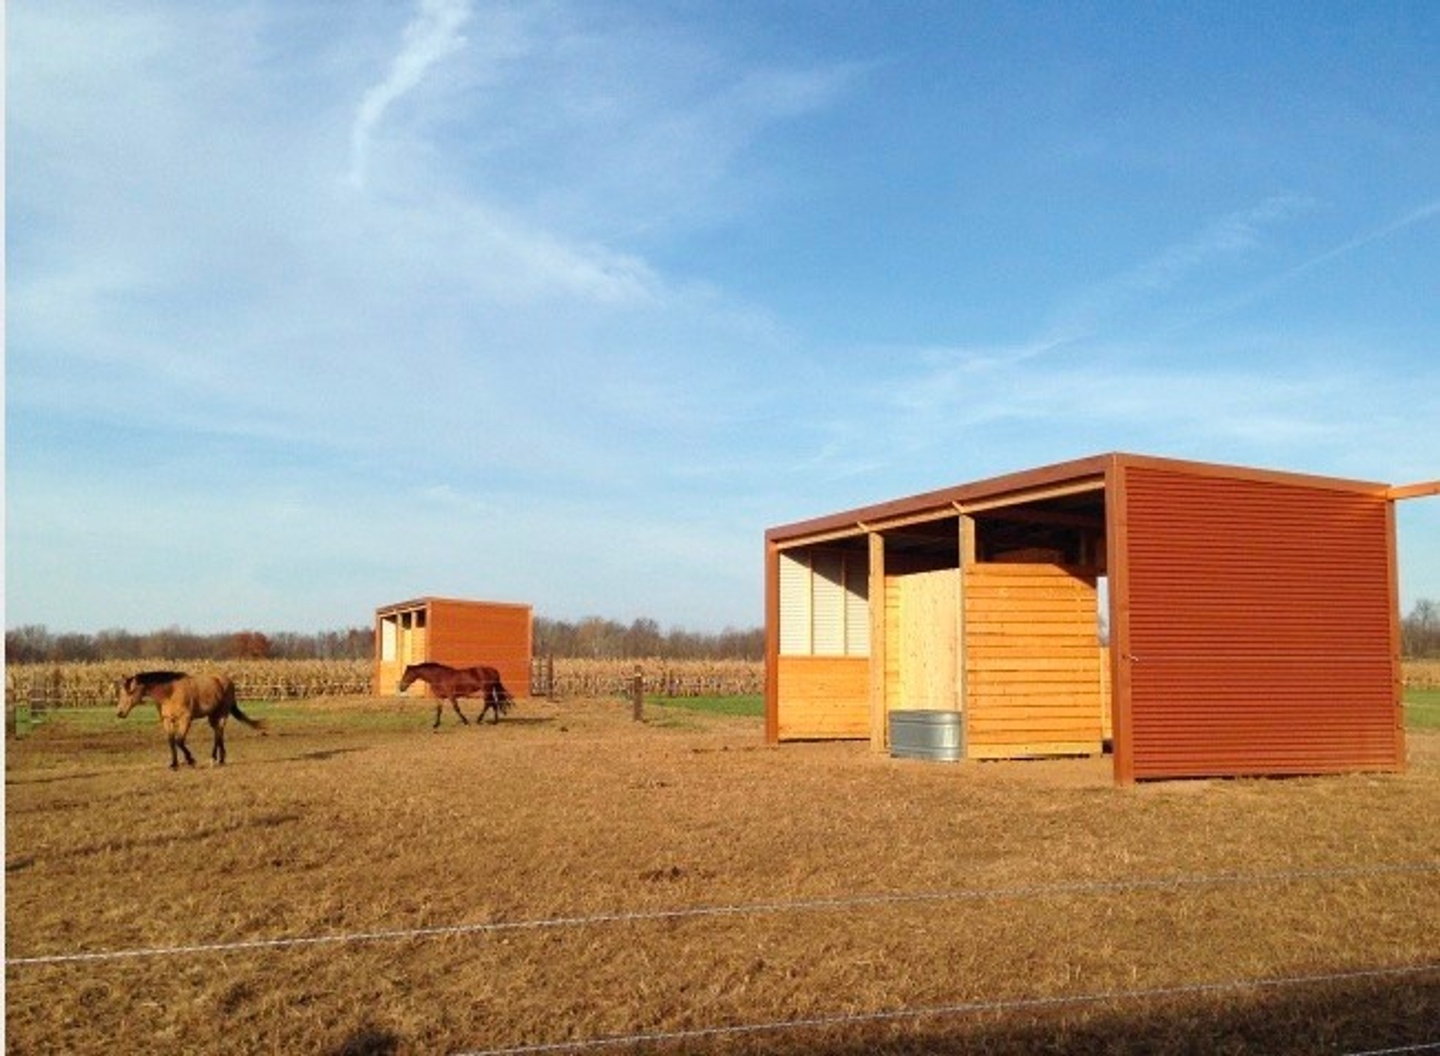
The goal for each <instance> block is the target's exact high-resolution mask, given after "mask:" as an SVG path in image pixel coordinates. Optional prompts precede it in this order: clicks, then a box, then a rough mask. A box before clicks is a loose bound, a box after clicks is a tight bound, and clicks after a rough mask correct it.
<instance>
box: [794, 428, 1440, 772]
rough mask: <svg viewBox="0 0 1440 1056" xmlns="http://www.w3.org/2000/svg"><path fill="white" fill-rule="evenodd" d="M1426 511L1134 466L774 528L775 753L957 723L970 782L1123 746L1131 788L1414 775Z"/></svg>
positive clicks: (976, 487) (1023, 476) (1251, 476)
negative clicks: (1411, 738)
mask: <svg viewBox="0 0 1440 1056" xmlns="http://www.w3.org/2000/svg"><path fill="white" fill-rule="evenodd" d="M1421 493H1424V494H1431V493H1433V489H1431V488H1430V486H1429V485H1426V486H1424V487H1423V488H1422V487H1420V486H1414V487H1411V488H1409V489H1400V490H1397V489H1392V488H1388V487H1387V486H1385V485H1380V484H1373V483H1367V482H1357V481H1346V480H1336V479H1331V478H1321V477H1314V476H1309V475H1301V474H1293V473H1282V472H1276V471H1268V470H1252V469H1244V468H1240V467H1231V466H1217V465H1211V464H1206V463H1194V462H1182V461H1178V460H1173V459H1160V458H1152V457H1147V456H1139V455H1126V454H1111V455H1104V456H1097V457H1095V458H1090V459H1083V460H1078V461H1075V462H1070V463H1062V464H1058V465H1055V466H1048V467H1043V468H1041V469H1037V470H1030V471H1026V472H1023V473H1017V474H1011V475H1008V476H1005V477H997V478H992V479H990V480H985V481H980V482H978V483H975V484H968V485H961V486H958V487H955V488H949V489H944V490H942V491H936V492H929V493H925V494H923V495H916V496H912V497H910V498H907V499H900V500H895V501H892V502H888V503H883V504H879V505H875V506H870V507H865V508H862V509H857V510H852V511H847V512H844V513H839V514H832V515H829V516H826V517H821V518H817V519H814V520H811V521H806V522H799V523H796V524H792V525H787V526H783V527H781V528H775V529H771V530H770V531H769V532H767V533H766V569H767V576H766V590H767V605H766V625H767V683H766V735H767V737H768V738H769V739H770V740H772V741H777V740H803V739H820V738H857V739H868V740H869V742H870V744H871V745H872V746H873V747H874V748H876V749H877V750H884V749H886V748H887V747H889V743H888V738H889V735H890V733H889V731H890V725H891V723H890V719H891V716H892V715H893V714H894V713H896V712H902V711H910V712H914V711H925V712H936V713H944V712H949V713H953V714H956V715H958V716H960V718H959V720H958V722H959V726H960V729H961V731H962V739H963V752H962V754H963V755H964V757H966V758H971V759H983V758H1020V757H1030V756H1048V755H1065V754H1092V753H1096V752H1099V751H1101V750H1102V749H1103V748H1104V747H1105V746H1106V745H1111V744H1113V749H1114V761H1115V764H1114V772H1115V777H1116V780H1117V781H1120V782H1129V781H1133V780H1137V779H1148V778H1171V777H1202V776H1238V775H1246V774H1288V773H1330V772H1341V771H1357V770H1398V769H1401V768H1403V765H1404V728H1403V718H1402V709H1401V696H1400V695H1401V686H1400V681H1399V629H1398V624H1399V614H1398V587H1397V578H1398V577H1397V571H1396V567H1395V528H1394V500H1395V499H1396V498H1397V497H1411V496H1412V495H1414V494H1421ZM1102 610H1103V611H1102ZM1102 622H1103V623H1104V625H1105V626H1106V627H1107V629H1108V632H1109V637H1108V642H1107V643H1105V644H1102V641H1101V634H1100V629H1099V627H1100V624H1101V623H1102Z"/></svg>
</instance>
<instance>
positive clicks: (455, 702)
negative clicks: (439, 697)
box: [450, 697, 470, 726]
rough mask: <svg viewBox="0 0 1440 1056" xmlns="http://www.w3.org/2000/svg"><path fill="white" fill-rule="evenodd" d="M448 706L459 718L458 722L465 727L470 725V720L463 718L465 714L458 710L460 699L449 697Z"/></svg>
mask: <svg viewBox="0 0 1440 1056" xmlns="http://www.w3.org/2000/svg"><path fill="white" fill-rule="evenodd" d="M450 706H451V707H452V708H454V709H455V714H456V715H459V716H460V721H461V723H463V724H464V725H466V726H469V725H470V720H469V719H467V718H466V717H465V713H464V712H463V711H461V710H460V698H459V697H451V698H450Z"/></svg>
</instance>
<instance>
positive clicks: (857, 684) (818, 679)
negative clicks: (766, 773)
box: [776, 656, 870, 741]
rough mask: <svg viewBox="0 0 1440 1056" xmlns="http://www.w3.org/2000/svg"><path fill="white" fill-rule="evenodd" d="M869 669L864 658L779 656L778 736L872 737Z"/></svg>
mask: <svg viewBox="0 0 1440 1056" xmlns="http://www.w3.org/2000/svg"><path fill="white" fill-rule="evenodd" d="M869 668H870V661H869V660H868V659H867V658H865V657H850V656H845V657H842V656H780V657H778V658H776V675H777V696H778V708H777V720H778V723H777V736H778V738H779V739H780V740H782V741H794V740H829V739H846V738H854V739H857V740H863V739H865V738H868V737H869V736H870V697H869Z"/></svg>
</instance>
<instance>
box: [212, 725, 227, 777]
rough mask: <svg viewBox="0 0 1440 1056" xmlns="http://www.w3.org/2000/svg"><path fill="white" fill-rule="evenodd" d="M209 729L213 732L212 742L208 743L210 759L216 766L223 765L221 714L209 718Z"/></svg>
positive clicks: (223, 727)
mask: <svg viewBox="0 0 1440 1056" xmlns="http://www.w3.org/2000/svg"><path fill="white" fill-rule="evenodd" d="M210 729H211V730H213V731H214V733H215V739H214V742H213V743H212V744H211V745H210V761H211V762H212V763H214V764H215V765H216V766H224V765H225V717H224V716H223V715H221V716H218V717H212V718H211V719H210Z"/></svg>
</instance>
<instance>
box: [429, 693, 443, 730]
mask: <svg viewBox="0 0 1440 1056" xmlns="http://www.w3.org/2000/svg"><path fill="white" fill-rule="evenodd" d="M444 707H445V702H444V701H443V700H437V701H436V702H435V725H434V726H431V727H430V728H431V729H432V730H438V729H439V728H440V711H441V709H442V708H444Z"/></svg>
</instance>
